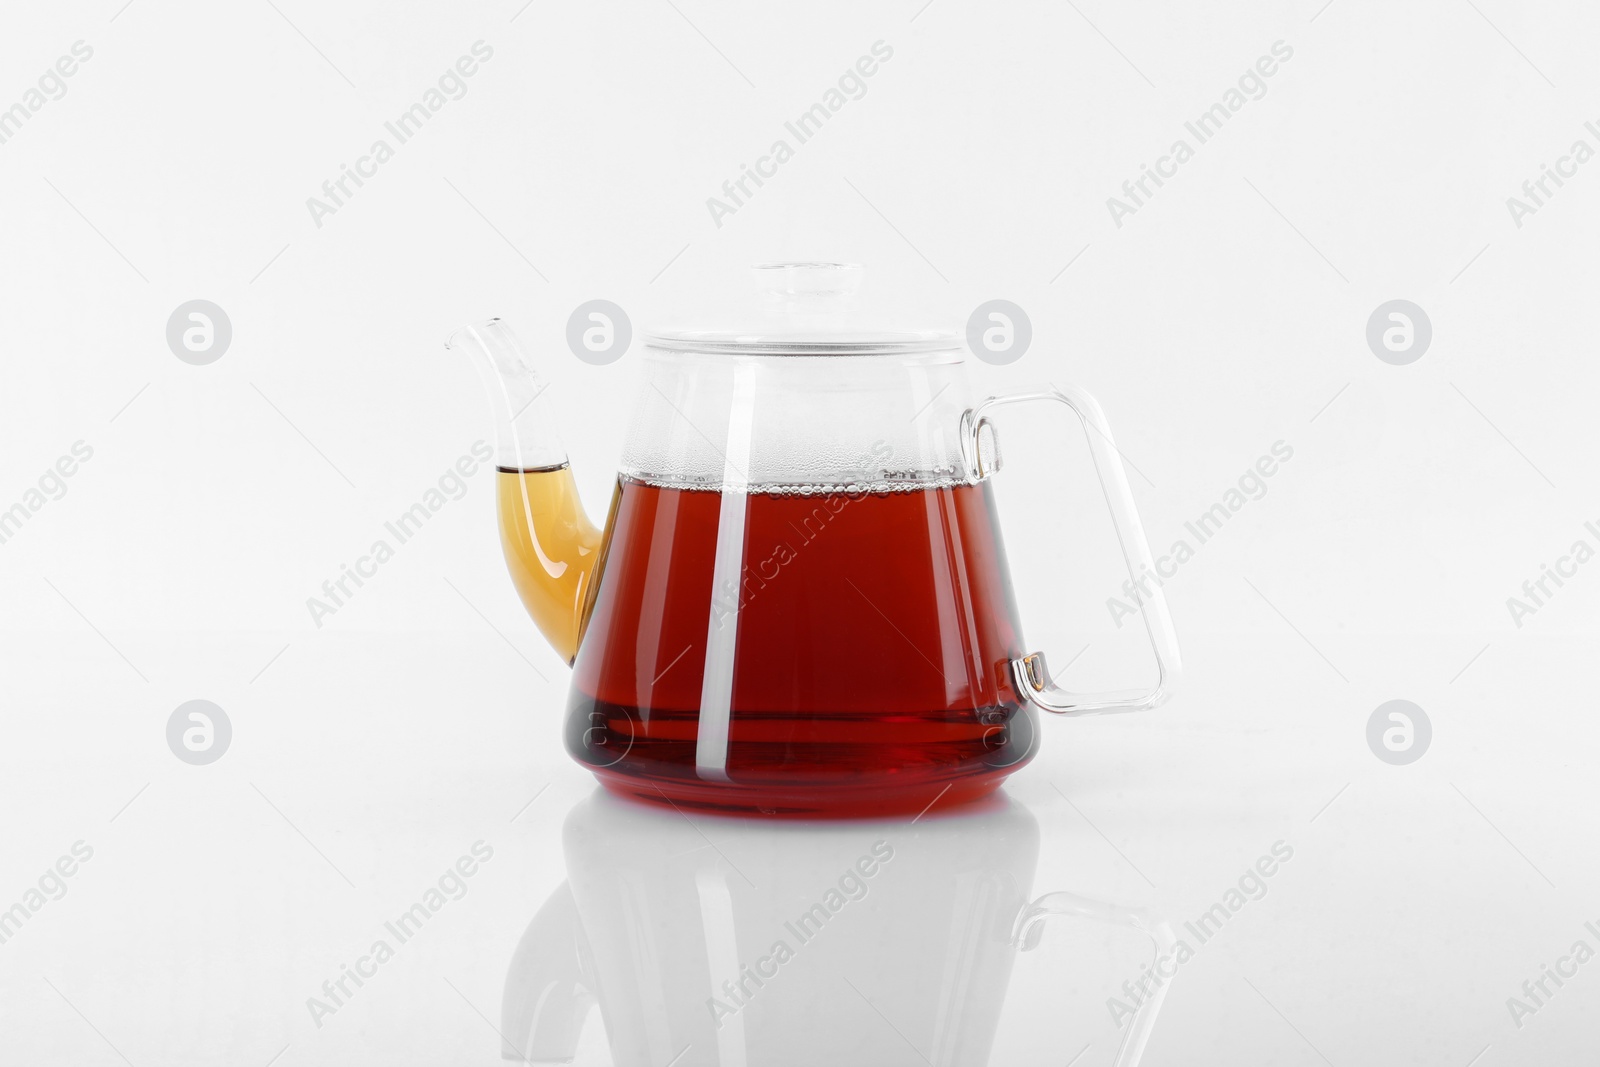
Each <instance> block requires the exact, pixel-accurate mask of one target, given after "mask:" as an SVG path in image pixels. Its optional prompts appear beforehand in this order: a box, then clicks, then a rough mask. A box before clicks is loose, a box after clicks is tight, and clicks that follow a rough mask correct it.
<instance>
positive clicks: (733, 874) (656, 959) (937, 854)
mask: <svg viewBox="0 0 1600 1067" xmlns="http://www.w3.org/2000/svg"><path fill="white" fill-rule="evenodd" d="M564 839H565V851H566V861H567V874H568V881H567V882H566V883H564V884H563V885H562V886H560V887H559V888H558V889H557V890H556V891H555V893H553V894H552V895H551V897H550V899H549V900H548V901H547V902H546V903H545V905H544V907H543V908H541V909H540V911H539V913H538V915H537V916H536V917H535V918H534V920H533V922H532V924H531V925H530V926H529V927H528V930H527V932H526V933H525V934H524V935H523V938H522V941H521V943H520V944H519V945H518V946H517V950H516V953H515V955H514V957H513V959H512V962H511V966H510V969H509V972H508V974H507V976H506V986H505V998H504V1002H503V1005H502V1015H501V1026H500V1032H501V1034H502V1036H503V1037H504V1038H505V1039H506V1041H507V1043H508V1045H509V1046H510V1048H511V1049H514V1050H515V1054H514V1055H515V1056H520V1057H522V1058H524V1059H526V1060H528V1061H530V1062H536V1063H538V1062H562V1061H569V1060H571V1059H572V1058H573V1056H574V1054H575V1052H576V1050H577V1048H578V1042H579V1036H580V1033H581V1032H582V1030H583V1025H584V1021H585V1018H586V1016H587V1015H588V1013H589V1009H590V1008H591V1007H592V1006H594V1005H595V1004H596V1003H598V1005H599V1007H600V1012H601V1016H602V1018H603V1020H604V1023H605V1032H606V1036H607V1038H608V1040H609V1043H610V1048H611V1057H612V1061H613V1062H614V1063H615V1064H617V1065H618V1067H635V1065H638V1067H646V1065H648V1067H660V1065H662V1064H666V1063H671V1064H673V1065H674V1067H711V1065H716V1067H745V1065H750V1067H785V1065H790V1064H793V1065H800V1064H806V1065H812V1064H836V1065H838V1067H869V1065H870V1067H891V1065H894V1064H900V1063H906V1064H925V1065H937V1067H944V1065H953V1067H979V1065H981V1064H984V1063H986V1062H988V1060H989V1057H990V1050H991V1046H992V1045H993V1044H994V1041H995V1037H996V1030H997V1027H998V1026H999V1022H1000V1017H1001V1007H1002V1004H1003V1003H1004V1001H1005V998H1006V990H1007V985H1008V983H1009V980H1010V976H1011V970H1012V962H1013V960H1014V958H1015V956H1016V953H1017V951H1018V950H1026V949H1030V948H1033V947H1034V946H1036V945H1038V944H1039V941H1040V935H1041V933H1042V931H1043V927H1044V925H1045V924H1046V922H1048V917H1049V916H1051V915H1073V916H1078V917H1080V918H1085V919H1089V920H1092V921H1094V922H1095V923H1096V924H1105V929H1107V930H1109V929H1110V928H1112V927H1131V928H1134V929H1137V930H1142V931H1144V933H1145V934H1146V935H1147V936H1148V941H1146V942H1144V948H1145V952H1146V953H1149V954H1150V956H1151V958H1154V957H1155V956H1159V955H1160V954H1161V953H1163V952H1170V951H1171V948H1172V945H1173V941H1172V936H1171V932H1170V931H1169V930H1167V928H1166V927H1165V925H1164V924H1153V923H1151V922H1150V921H1149V920H1147V919H1146V918H1144V917H1143V915H1142V913H1138V912H1133V911H1128V910H1126V909H1120V908H1117V907H1114V906H1112V905H1107V904H1101V903H1096V902H1093V901H1088V900H1085V899H1083V898H1081V897H1076V896H1073V895H1071V894H1067V893H1052V894H1048V895H1046V896H1043V897H1040V898H1038V899H1037V900H1036V901H1034V902H1032V903H1030V902H1029V896H1030V893H1031V886H1032V882H1033V873H1034V864H1035V860H1036V857H1037V855H1038V848H1039V833H1038V826H1037V824H1036V823H1035V822H1034V819H1033V816H1032V815H1031V814H1030V813H1029V812H1028V811H1027V810H1026V809H1024V808H1022V807H1020V806H1018V805H1015V804H1011V803H1008V802H1004V801H997V802H992V803H990V804H986V805H982V806H980V807H977V808H974V809H971V810H969V811H967V812H964V813H959V814H954V815H950V816H946V817H943V818H930V819H924V820H921V821H919V822H917V823H916V824H914V825H912V824H907V823H905V822H904V821H901V822H878V821H873V822H853V823H839V822H823V823H810V824H805V823H798V822H787V823H781V824H771V823H751V822H745V821H741V820H713V821H708V822H705V823H703V824H701V825H700V826H699V827H698V828H697V827H696V826H695V825H692V824H690V823H689V822H688V821H687V820H685V819H683V818H680V817H679V816H677V815H675V814H673V813H671V812H662V811H660V810H658V809H655V808H649V807H643V806H640V805H637V804H634V803H631V802H629V801H626V800H620V799H618V798H615V797H611V796H608V795H606V794H605V793H604V792H600V791H597V792H596V793H595V794H593V795H592V796H591V797H590V798H588V799H586V800H584V801H582V802H581V803H579V804H578V805H577V806H576V807H574V808H573V810H572V811H571V812H570V813H569V815H568V816H567V821H566V828H565V833H564ZM1152 949H1153V952H1152ZM1124 973H1125V972H1124V971H1122V970H1118V971H1116V973H1115V974H1114V975H1113V974H1107V975H1104V976H1102V977H1103V978H1104V981H1103V983H1102V984H1103V987H1104V989H1105V990H1106V991H1111V990H1114V989H1116V986H1115V982H1116V980H1117V979H1120V978H1121V977H1122V976H1123V974H1124ZM1091 984H1092V982H1091ZM1169 985H1170V984H1169ZM1167 988H1168V986H1163V987H1161V988H1160V989H1158V990H1157V991H1156V992H1155V994H1154V995H1153V996H1151V997H1150V998H1149V999H1147V1000H1145V1001H1144V1003H1143V1004H1141V1005H1140V1006H1139V1008H1138V1011H1137V1012H1136V1013H1135V1014H1134V1016H1133V1018H1132V1019H1131V1020H1130V1021H1129V1022H1128V1024H1127V1026H1126V1027H1125V1028H1124V1029H1123V1030H1122V1032H1121V1033H1120V1034H1116V1033H1114V1031H1112V1030H1110V1029H1108V1030H1106V1031H1105V1032H1104V1033H1097V1034H1095V1035H1094V1037H1095V1040H1096V1042H1097V1043H1098V1044H1100V1045H1101V1046H1102V1047H1104V1048H1105V1049H1107V1050H1108V1051H1109V1049H1110V1048H1113V1047H1116V1048H1117V1049H1118V1051H1117V1053H1116V1059H1115V1063H1116V1064H1117V1065H1119V1067H1129V1065H1132V1064H1135V1063H1137V1062H1138V1061H1139V1058H1140V1057H1141V1056H1142V1055H1143V1051H1144V1046H1145V1043H1146V1041H1147V1040H1148V1038H1149V1035H1150V1031H1151V1029H1152V1027H1153V1026H1154V1024H1155V1017H1156V1013H1157V1012H1158V1011H1159V1010H1160V1002H1161V998H1162V997H1163V996H1164V995H1165V993H1166V989H1167ZM1102 995H1103V994H1102ZM1086 999H1094V996H1093V995H1092V994H1091V995H1090V996H1089V997H1087V998H1086ZM1094 1009H1095V1011H1096V1012H1098V1011H1099V1005H1098V1001H1096V1002H1095V1005H1094ZM1099 1025H1101V1026H1105V1027H1109V1024H1107V1023H1105V1022H1104V1021H1103V1016H1100V1022H1099ZM1074 1041H1075V1042H1076V1043H1075V1044H1073V1047H1072V1048H1071V1049H1069V1050H1068V1053H1069V1054H1070V1053H1071V1052H1073V1051H1077V1049H1078V1047H1079V1046H1080V1045H1081V1044H1082V1043H1083V1038H1082V1035H1079V1034H1072V1035H1061V1037H1060V1043H1061V1045H1062V1046H1065V1045H1066V1044H1068V1043H1069V1042H1074ZM506 1056H507V1058H514V1056H513V1053H512V1052H511V1051H509V1050H508V1051H506ZM1066 1058H1067V1057H1066V1056H1062V1057H1061V1059H1062V1060H1063V1061H1064V1060H1065V1059H1066ZM1099 1062H1109V1060H1106V1059H1102V1060H1101V1061H1099Z"/></svg>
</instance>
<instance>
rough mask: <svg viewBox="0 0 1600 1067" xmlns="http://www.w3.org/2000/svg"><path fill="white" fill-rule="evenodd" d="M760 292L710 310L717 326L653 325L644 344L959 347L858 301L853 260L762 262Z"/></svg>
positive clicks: (727, 350) (747, 349)
mask: <svg viewBox="0 0 1600 1067" xmlns="http://www.w3.org/2000/svg"><path fill="white" fill-rule="evenodd" d="M750 270H751V273H752V274H753V275H754V277H755V279H756V286H757V290H758V292H757V293H756V294H755V295H754V297H753V298H752V297H749V296H747V297H745V298H744V299H742V300H740V301H737V302H736V303H735V304H734V306H733V307H732V308H730V309H728V310H724V311H719V312H716V313H715V314H714V319H715V324H714V325H709V326H695V327H680V326H669V327H658V328H654V329H651V330H648V331H646V333H645V343H646V345H648V346H649V347H651V348H658V349H665V350H667V351H670V352H705V353H718V354H726V355H746V356H852V355H913V354H919V353H927V352H948V351H959V350H960V349H961V347H962V343H963V341H962V337H961V335H960V334H958V333H956V332H955V331H953V330H948V329H938V328H919V327H909V328H908V327H902V326H899V325H898V324H896V323H895V320H894V318H893V316H892V315H891V313H890V312H889V311H887V310H885V309H884V308H882V307H877V306H872V305H870V304H867V303H865V302H863V301H862V300H861V298H860V294H859V289H860V287H861V278H862V275H863V273H864V272H863V270H862V268H861V265H860V264H857V263H823V262H804V263H763V264H759V265H757V266H754V267H752V268H750Z"/></svg>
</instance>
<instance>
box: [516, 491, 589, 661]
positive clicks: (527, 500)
mask: <svg viewBox="0 0 1600 1067" xmlns="http://www.w3.org/2000/svg"><path fill="white" fill-rule="evenodd" d="M497 469H498V471H499V473H498V475H497V476H496V477H497V480H498V486H497V488H498V495H499V500H500V543H501V547H502V548H503V549H504V550H505V556H506V566H507V567H509V568H510V570H511V579H512V581H513V582H514V583H516V587H517V593H518V595H519V596H521V597H522V603H523V605H524V606H525V607H526V608H527V609H528V614H529V615H531V616H533V621H534V623H535V624H536V625H537V626H538V627H539V631H540V632H541V633H543V634H544V636H545V638H546V640H548V641H549V642H550V644H551V645H552V646H553V647H554V648H555V650H556V652H557V653H559V654H560V656H561V658H562V659H564V660H566V661H567V662H568V663H571V662H572V659H573V656H574V655H576V654H577V651H578V643H579V642H580V641H581V640H582V638H583V629H584V625H585V623H587V621H588V614H589V609H590V608H591V606H592V605H593V602H594V585H595V579H597V578H598V577H599V574H600V566H599V565H600V563H601V560H602V551H603V545H602V541H603V535H602V533H601V531H600V530H597V529H595V527H594V525H593V524H592V523H590V522H589V519H588V516H586V515H585V514H584V513H583V505H582V503H581V502H580V501H579V499H578V487H577V484H576V483H575V482H574V481H573V478H572V468H571V467H569V466H567V465H566V464H565V463H563V464H561V465H559V466H555V467H540V468H536V469H533V470H516V469H513V468H509V467H500V468H497ZM613 506H615V504H614V503H613Z"/></svg>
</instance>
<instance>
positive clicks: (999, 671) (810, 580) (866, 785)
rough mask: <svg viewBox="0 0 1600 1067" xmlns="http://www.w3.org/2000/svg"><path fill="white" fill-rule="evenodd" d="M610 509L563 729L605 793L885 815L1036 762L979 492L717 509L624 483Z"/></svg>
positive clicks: (1001, 572)
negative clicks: (723, 539)
mask: <svg viewBox="0 0 1600 1067" xmlns="http://www.w3.org/2000/svg"><path fill="white" fill-rule="evenodd" d="M612 506H613V518H612V521H611V523H610V524H609V534H608V536H607V540H606V543H605V545H604V546H603V547H602V548H601V550H600V551H601V557H600V558H601V562H600V563H599V565H598V571H597V576H596V582H597V585H596V586H595V588H594V590H593V592H592V594H591V595H592V597H593V600H592V602H591V605H590V610H589V612H588V616H587V623H586V628H585V630H584V633H583V637H582V642H581V644H580V646H579V649H578V654H577V659H576V661H575V663H574V672H575V673H574V685H573V691H572V699H571V702H570V704H569V707H568V717H567V728H566V742H567V748H568V750H569V751H570V752H571V753H572V754H573V756H574V757H576V758H577V759H578V761H579V762H581V763H583V764H584V765H586V766H588V767H589V768H590V769H592V770H593V771H594V772H595V773H596V774H597V775H598V776H599V777H600V779H601V780H602V781H603V782H604V783H605V784H606V785H607V786H609V787H611V788H612V789H614V790H618V791H622V792H626V793H629V794H633V795H636V796H640V797H644V798H647V799H651V800H657V801H659V800H661V799H670V800H671V801H673V802H674V803H676V804H678V805H680V806H683V807H698V808H707V809H722V810H760V811H763V812H767V813H780V814H863V815H864V814H884V813H889V812H895V811H918V810H921V809H922V808H924V807H925V806H927V805H929V804H930V803H932V802H934V801H935V800H936V799H937V800H938V802H939V803H940V804H941V805H944V804H949V803H954V802H957V801H960V800H964V799H971V798H973V797H976V796H981V795H983V794H986V793H988V792H990V791H991V790H993V789H994V788H995V787H996V786H997V785H999V784H1000V782H1001V781H1002V780H1003V779H1004V778H1005V777H1006V776H1007V775H1009V774H1010V773H1012V772H1013V771H1015V770H1016V769H1018V768H1019V767H1020V766H1021V765H1022V764H1023V763H1025V762H1026V761H1027V760H1028V759H1029V758H1031V757H1032V755H1033V753H1034V751H1035V748H1036V735H1037V731H1036V726H1037V722H1036V719H1035V717H1034V712H1033V710H1032V709H1031V707H1029V706H1028V705H1027V704H1026V702H1025V701H1022V700H1020V699H1019V696H1018V694H1017V692H1016V690H1015V688H1014V686H1013V684H1012V681H1011V675H1010V661H1011V659H1012V658H1013V657H1016V656H1019V655H1022V654H1023V649H1022V640H1021V634H1020V627H1019V626H1018V623H1017V616H1016V609H1015V606H1014V604H1013V602H1012V596H1011V589H1010V586H1009V584H1008V580H1007V577H1006V575H1007V573H1008V572H1007V569H1006V563H1005V553H1004V548H1003V546H1002V544H1001V540H1000V534H999V531H998V529H997V527H996V522H995V512H994V507H993V499H992V491H991V488H990V486H989V484H988V483H987V482H977V483H963V484H950V485H937V486H918V487H906V488H900V487H895V489H894V490H893V491H881V492H862V493H850V494H846V493H845V492H842V491H840V492H834V493H819V492H805V491H800V490H778V491H762V490H752V491H751V492H749V493H748V494H744V496H743V500H742V501H740V500H731V501H728V502H727V503H726V504H725V502H724V493H723V492H721V491H717V490H712V489H697V488H669V487H663V486H659V485H655V484H650V483H646V482H642V481H638V480H634V479H631V478H626V477H624V478H623V479H621V480H619V482H618V485H617V490H616V498H615V500H614V501H613V505H612ZM741 510H742V513H743V515H742V529H743V539H742V543H737V531H738V530H739V529H740V525H739V524H738V521H737V520H738V517H739V513H740V511H741ZM725 512H726V514H725ZM729 515H732V516H733V520H731V521H730V519H729V517H728V516H729ZM719 527H723V528H726V529H727V530H728V531H729V532H728V536H727V540H728V542H730V543H725V544H724V545H723V546H722V547H721V550H720V555H721V560H722V563H721V566H722V572H721V575H720V578H721V581H720V588H717V589H715V590H714V589H713V586H714V584H719V583H717V582H716V581H714V578H716V577H717V576H718V571H717V568H718V565H719V546H718V531H719ZM714 593H715V594H716V595H715V596H714V595H713V594H714ZM708 663H709V664H710V669H709V671H708ZM703 708H706V709H708V710H706V711H705V713H704V714H702V709H703Z"/></svg>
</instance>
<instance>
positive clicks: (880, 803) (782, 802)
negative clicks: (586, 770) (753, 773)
mask: <svg viewBox="0 0 1600 1067" xmlns="http://www.w3.org/2000/svg"><path fill="white" fill-rule="evenodd" d="M1014 769H1015V768H1007V772H1006V773H995V774H987V775H982V776H974V777H970V778H961V779H955V780H947V781H944V782H939V781H922V782H917V783H914V784H907V785H900V784H898V783H896V784H892V785H889V784H885V783H882V782H872V783H862V784H860V785H856V786H843V785H840V784H838V783H834V782H830V783H828V784H826V785H812V786H802V785H785V784H782V783H763V784H759V785H750V784H740V783H736V782H705V781H700V780H684V779H675V780H670V781H660V780H657V779H653V778H652V779H647V778H639V777H636V776H633V775H627V774H615V773H611V772H606V771H600V770H593V769H592V768H591V770H592V771H593V774H594V776H595V778H597V779H598V780H599V782H600V784H601V785H602V786H604V787H605V788H606V791H607V792H609V793H612V794H613V795H616V796H620V797H624V798H627V799H635V800H642V801H646V802H648V803H650V804H653V805H655V806H657V807H663V806H666V805H671V806H672V807H674V808H677V809H680V810H683V811H695V812H700V813H709V814H719V815H743V816H758V817H763V818H777V819H784V818H788V819H876V818H884V817H887V816H895V815H915V816H918V817H920V816H921V815H923V814H927V813H929V812H941V813H942V812H943V811H945V810H946V809H949V808H953V807H958V806H963V805H967V804H971V803H973V802H975V801H980V800H982V799H984V798H985V797H988V796H989V795H991V794H992V793H993V792H994V791H995V790H996V789H998V788H1000V785H1001V784H1002V783H1003V782H1004V781H1005V780H1006V778H1007V777H1008V776H1009V772H1010V771H1011V770H1014Z"/></svg>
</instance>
